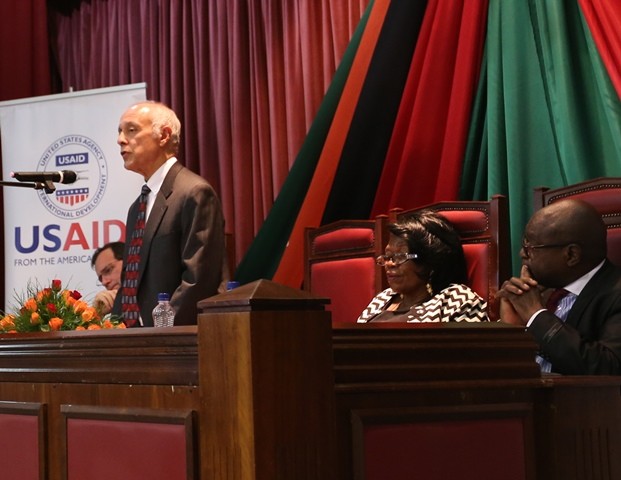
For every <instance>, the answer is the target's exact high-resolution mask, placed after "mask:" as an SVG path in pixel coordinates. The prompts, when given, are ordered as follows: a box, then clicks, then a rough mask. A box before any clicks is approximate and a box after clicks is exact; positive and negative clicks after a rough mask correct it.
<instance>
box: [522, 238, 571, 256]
mask: <svg viewBox="0 0 621 480" xmlns="http://www.w3.org/2000/svg"><path fill="white" fill-rule="evenodd" d="M572 243H573V242H570V243H548V244H539V245H529V244H528V243H526V242H525V241H522V250H524V255H526V256H527V257H530V254H531V253H532V251H533V250H537V249H540V248H563V247H566V246H567V245H571V244H572Z"/></svg>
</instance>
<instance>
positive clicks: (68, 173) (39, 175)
mask: <svg viewBox="0 0 621 480" xmlns="http://www.w3.org/2000/svg"><path fill="white" fill-rule="evenodd" d="M11 177H13V178H14V179H15V180H18V181H20V182H54V183H64V184H69V183H74V182H75V181H76V180H77V179H78V174H77V173H76V172H74V171H73V170H61V171H59V172H11Z"/></svg>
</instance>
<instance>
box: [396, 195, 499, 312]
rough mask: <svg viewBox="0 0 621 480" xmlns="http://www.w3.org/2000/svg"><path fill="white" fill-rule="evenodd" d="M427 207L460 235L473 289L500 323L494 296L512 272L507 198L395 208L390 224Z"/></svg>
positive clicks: (470, 284)
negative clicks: (442, 217)
mask: <svg viewBox="0 0 621 480" xmlns="http://www.w3.org/2000/svg"><path fill="white" fill-rule="evenodd" d="M424 208H428V209H431V210H435V211H437V212H439V213H441V214H442V215H443V216H444V217H445V218H446V219H447V220H448V221H450V222H451V223H452V224H453V225H454V226H455V228H456V229H457V231H458V232H459V235H460V237H461V239H462V245H463V248H464V255H465V257H466V264H467V266H468V279H469V282H468V283H469V286H470V288H472V289H473V290H474V291H475V292H477V293H478V294H479V295H481V296H482V297H483V298H484V299H486V300H487V301H488V305H489V307H488V314H489V316H490V319H492V320H497V319H498V308H497V305H496V302H495V301H494V296H495V294H496V292H497V291H498V289H499V288H500V285H501V284H502V282H504V281H505V280H506V279H507V278H509V274H510V271H511V270H510V269H511V267H510V254H509V210H508V204H507V198H506V197H505V196H504V195H494V196H493V197H492V199H491V200H490V201H455V202H439V203H434V204H431V205H425V206H423V207H419V208H416V209H412V210H400V209H394V210H392V211H391V212H390V221H391V222H394V221H400V220H403V219H406V218H407V216H408V215H410V214H411V213H412V212H416V211H419V210H422V209H424Z"/></svg>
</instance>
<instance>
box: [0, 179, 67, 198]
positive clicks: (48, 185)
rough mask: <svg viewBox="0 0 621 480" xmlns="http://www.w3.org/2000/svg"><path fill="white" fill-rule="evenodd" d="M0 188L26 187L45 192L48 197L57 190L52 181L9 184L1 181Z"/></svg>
mask: <svg viewBox="0 0 621 480" xmlns="http://www.w3.org/2000/svg"><path fill="white" fill-rule="evenodd" d="M0 186H3V187H24V188H34V189H35V190H45V193H47V194H48V195H49V194H50V193H53V192H54V191H55V190H56V187H55V186H54V183H52V181H51V180H47V181H46V182H7V181H4V180H0Z"/></svg>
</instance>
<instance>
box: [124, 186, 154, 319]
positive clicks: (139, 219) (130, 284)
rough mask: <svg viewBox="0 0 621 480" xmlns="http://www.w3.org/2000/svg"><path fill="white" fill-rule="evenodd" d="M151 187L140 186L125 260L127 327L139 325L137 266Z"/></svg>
mask: <svg viewBox="0 0 621 480" xmlns="http://www.w3.org/2000/svg"><path fill="white" fill-rule="evenodd" d="M149 192H151V189H150V188H149V187H147V186H146V185H143V186H142V191H141V192H140V197H139V198H138V214H137V215H136V223H135V224H134V229H133V231H132V236H131V239H130V242H129V249H128V251H127V259H126V260H125V277H124V278H123V287H122V292H121V312H122V313H123V321H124V322H125V325H126V326H127V327H136V326H139V324H138V320H139V318H140V306H139V305H138V298H137V294H138V267H139V265H140V248H141V247H142V238H143V235H144V225H145V218H146V211H147V198H148V196H149Z"/></svg>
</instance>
